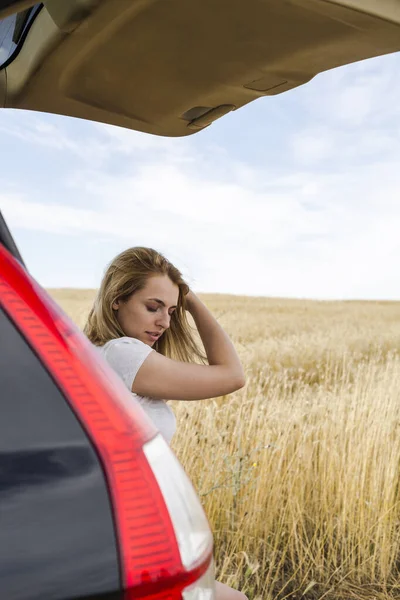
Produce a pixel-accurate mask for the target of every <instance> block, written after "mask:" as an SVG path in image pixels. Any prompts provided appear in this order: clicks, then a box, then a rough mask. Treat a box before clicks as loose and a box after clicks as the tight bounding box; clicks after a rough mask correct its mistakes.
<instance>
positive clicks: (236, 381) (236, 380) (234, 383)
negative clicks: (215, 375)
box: [230, 371, 246, 392]
mask: <svg viewBox="0 0 400 600" xmlns="http://www.w3.org/2000/svg"><path fill="white" fill-rule="evenodd" d="M230 383H231V388H232V389H231V392H237V391H238V390H240V389H242V388H244V386H245V385H246V377H245V376H244V373H243V371H241V372H240V373H235V375H233V376H232V379H231V382H230Z"/></svg>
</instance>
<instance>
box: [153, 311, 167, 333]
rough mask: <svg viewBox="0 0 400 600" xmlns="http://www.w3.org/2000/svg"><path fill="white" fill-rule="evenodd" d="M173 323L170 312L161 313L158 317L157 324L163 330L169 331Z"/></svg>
mask: <svg viewBox="0 0 400 600" xmlns="http://www.w3.org/2000/svg"><path fill="white" fill-rule="evenodd" d="M170 321H171V315H170V314H169V313H168V312H164V311H163V312H161V313H159V315H158V318H157V321H156V324H157V325H158V327H162V328H163V329H168V327H169V325H170Z"/></svg>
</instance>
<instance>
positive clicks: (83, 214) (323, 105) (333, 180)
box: [0, 57, 400, 298]
mask: <svg viewBox="0 0 400 600" xmlns="http://www.w3.org/2000/svg"><path fill="white" fill-rule="evenodd" d="M397 64H398V63H395V62H393V59H392V57H389V59H386V62H385V61H383V62H382V63H377V62H374V61H372V62H371V63H362V64H360V65H354V66H352V67H349V68H348V69H346V70H342V71H337V72H333V73H329V74H328V73H327V74H325V75H323V76H321V78H320V79H319V78H317V79H316V80H315V81H314V82H312V83H310V84H309V86H308V87H307V91H304V90H303V91H301V92H299V94H300V96H299V98H301V102H302V103H303V107H302V110H303V111H304V109H305V110H306V112H308V113H309V116H308V118H304V116H303V118H300V117H299V118H298V120H297V121H296V128H295V129H294V130H291V129H289V127H288V128H287V130H286V131H285V132H279V135H280V141H282V140H283V146H284V150H283V152H282V154H281V164H280V165H279V168H278V167H274V168H272V167H269V166H268V165H267V166H260V165H262V161H258V166H255V165H253V164H251V162H250V161H249V160H248V159H247V157H246V156H244V155H242V157H241V158H240V159H239V158H237V157H236V158H235V160H234V159H233V158H232V154H231V153H230V150H229V147H227V146H225V147H224V146H222V145H221V147H217V148H216V147H215V142H214V146H211V143H209V142H208V141H207V140H208V138H207V134H206V132H205V133H204V134H201V135H202V137H201V138H199V140H202V142H198V141H197V139H196V142H195V143H194V142H193V140H192V139H191V138H189V139H181V140H176V139H165V138H158V137H154V136H146V135H144V134H139V133H134V132H129V131H127V130H123V129H118V128H113V127H109V126H103V125H99V124H93V125H89V124H86V125H85V127H84V129H81V128H77V126H76V122H73V125H74V127H72V125H71V128H68V127H69V125H70V124H71V123H70V122H69V121H62V120H60V121H59V124H58V123H56V122H55V120H54V119H52V120H50V121H49V120H45V119H44V118H43V117H39V116H31V115H30V116H28V115H26V114H24V113H22V114H21V116H20V115H19V114H16V113H12V119H10V120H8V121H7V122H3V124H2V125H1V123H0V129H2V130H3V132H5V133H7V134H8V136H10V137H13V138H16V139H18V140H21V142H23V143H24V145H26V146H30V145H31V146H32V148H33V149H36V150H37V151H38V152H40V148H51V149H54V151H55V152H54V154H55V155H57V156H58V159H56V158H55V160H59V161H60V159H63V157H65V156H66V155H69V156H73V157H75V158H76V161H75V162H74V164H73V166H69V167H68V168H66V170H65V179H64V180H60V181H59V182H58V184H59V186H60V187H62V188H63V190H64V194H63V198H64V199H63V201H59V200H57V199H56V198H55V199H51V198H49V197H47V196H45V197H44V199H43V201H38V200H37V198H38V197H40V193H39V191H38V190H36V191H35V190H32V189H31V187H30V186H28V185H25V183H24V182H23V181H19V182H18V184H17V183H16V182H15V181H13V182H11V183H12V185H11V186H9V188H11V189H12V190H13V192H12V193H10V192H9V193H7V192H6V191H4V189H3V195H2V196H0V207H1V208H2V209H3V210H4V213H5V216H6V218H7V220H8V221H9V223H10V225H11V226H12V227H13V228H15V229H16V230H17V231H18V232H21V231H30V232H37V236H38V239H39V238H40V235H41V233H42V234H43V233H53V234H54V233H55V234H57V235H59V236H60V239H67V238H65V237H63V236H70V238H71V239H69V240H68V243H71V240H73V243H74V244H77V243H79V240H83V239H85V240H88V239H90V240H98V239H102V240H104V244H107V243H109V244H110V246H112V247H114V246H115V244H117V245H118V246H119V249H122V248H123V247H127V246H128V245H137V244H143V245H150V246H153V247H156V248H158V249H159V250H161V251H163V252H165V253H166V254H167V256H169V257H170V258H171V259H172V260H175V261H176V262H177V263H178V266H179V267H180V268H183V270H184V272H185V273H188V274H190V276H191V277H192V281H193V282H194V283H195V285H196V287H197V288H198V289H201V290H203V291H217V292H231V293H242V294H243V293H248V294H259V295H263V294H265V295H280V296H303V297H319V298H324V297H325V298H328V297H339V298H340V297H375V298H379V297H383V298H384V297H386V298H396V297H397V298H398V297H400V280H398V279H397V278H396V276H395V273H396V272H397V270H398V268H397V265H398V263H399V260H400V244H399V242H398V239H399V238H400V236H399V235H398V231H399V230H400V203H399V201H398V198H399V190H400V171H399V168H398V165H399V161H400V148H399V144H398V138H399V132H400V119H399V117H400V113H399V109H398V107H399V106H400V85H399V84H397V80H396V78H395V72H396V70H397ZM304 89H306V88H304ZM389 90H390V91H391V92H392V93H391V94H389ZM357 107H358V108H359V110H357ZM299 114H300V113H299ZM289 123H290V120H288V124H289ZM277 135H278V134H277ZM273 142H274V140H273V139H272V140H271V143H272V144H273ZM221 144H222V141H221ZM258 151H259V153H260V154H261V153H262V152H263V149H262V148H259V149H258ZM46 168H48V169H49V171H51V165H46ZM42 193H43V190H42ZM68 194H69V195H70V196H71V197H72V198H73V202H71V203H69V204H67V202H66V201H65V197H66V196H67V195H68ZM32 198H35V200H33V199H32ZM22 250H23V248H22ZM111 258H112V256H109V259H111ZM84 260H85V257H84V256H82V257H81V260H80V263H79V269H78V267H77V270H79V284H81V281H82V280H84V276H83V267H82V264H83V262H84ZM102 266H103V265H102ZM96 268H97V269H98V270H99V269H100V267H99V265H96ZM47 277H48V278H47V280H46V281H43V283H44V284H45V285H51V284H52V281H54V280H55V279H53V280H52V279H51V274H49V275H48V276H47ZM57 277H58V278H57V283H58V284H59V275H58V274H57ZM76 281H78V279H76ZM65 285H74V281H72V280H68V281H66V282H65Z"/></svg>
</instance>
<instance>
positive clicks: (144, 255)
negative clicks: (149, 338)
mask: <svg viewBox="0 0 400 600" xmlns="http://www.w3.org/2000/svg"><path fill="white" fill-rule="evenodd" d="M152 275H168V277H169V278H170V279H171V281H172V282H173V283H174V284H176V285H177V286H178V288H179V296H178V303H177V308H176V309H175V311H174V312H173V314H172V316H171V322H170V327H169V328H168V329H167V330H166V331H165V332H164V334H163V335H162V336H161V338H160V339H159V340H158V341H157V342H156V343H155V344H154V346H153V347H154V349H155V350H157V352H159V353H160V354H163V355H164V356H168V357H170V358H174V359H176V360H181V361H184V362H192V361H196V359H197V360H200V361H201V362H205V356H204V354H203V353H202V352H201V350H200V348H199V346H198V342H196V340H195V337H194V331H193V329H192V327H191V326H190V324H189V322H188V319H187V316H186V309H185V304H186V302H185V296H186V294H187V293H188V291H189V286H188V285H187V284H186V283H185V281H184V280H183V278H182V274H181V273H180V271H179V270H178V269H177V268H176V267H174V265H173V264H172V263H170V262H169V261H168V260H167V259H166V258H165V257H164V256H163V255H162V254H160V253H159V252H157V251H156V250H153V249H152V248H142V247H135V248H128V250H124V252H121V254H118V256H116V257H115V258H114V260H113V261H112V262H111V263H110V265H109V266H108V268H107V270H106V272H105V275H104V277H103V280H102V282H101V285H100V289H99V291H98V293H97V296H96V299H95V301H94V304H93V307H92V309H91V311H90V313H89V316H88V318H87V321H86V324H85V327H84V330H83V331H84V333H85V335H86V336H87V337H88V338H89V340H90V341H91V342H92V343H93V344H95V345H96V346H103V345H104V344H105V343H106V342H108V341H110V340H112V339H115V338H119V337H124V336H125V335H126V334H125V333H124V331H123V330H122V328H121V326H120V324H119V322H118V320H117V318H116V314H115V311H114V310H113V308H112V306H113V303H114V302H116V301H117V300H122V301H123V302H126V301H127V300H128V299H129V298H130V297H131V296H132V294H134V293H135V292H137V291H139V290H141V289H143V288H144V286H145V285H146V282H147V279H148V278H149V277H151V276H152Z"/></svg>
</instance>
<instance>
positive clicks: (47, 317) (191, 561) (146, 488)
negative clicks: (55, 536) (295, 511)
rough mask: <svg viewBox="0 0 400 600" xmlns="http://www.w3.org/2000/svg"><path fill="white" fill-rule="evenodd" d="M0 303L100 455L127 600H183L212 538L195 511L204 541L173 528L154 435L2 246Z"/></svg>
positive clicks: (207, 557) (206, 559)
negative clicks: (108, 491) (158, 467)
mask: <svg viewBox="0 0 400 600" xmlns="http://www.w3.org/2000/svg"><path fill="white" fill-rule="evenodd" d="M0 302H1V305H2V306H3V308H4V310H5V311H6V312H7V314H8V315H9V316H10V318H11V319H12V320H13V321H14V322H15V324H16V326H17V327H18V328H19V329H20V331H21V332H22V333H23V335H24V337H25V338H26V339H27V340H28V341H29V343H30V344H31V346H32V347H33V348H34V350H35V351H36V353H37V354H38V355H39V356H40V357H41V359H42V361H43V362H44V363H45V364H46V366H47V368H48V370H49V372H50V373H51V374H52V376H53V377H54V379H55V380H56V381H57V383H58V385H59V386H60V388H61V389H62V390H63V392H64V394H65V396H66V398H67V399H68V401H69V403H70V405H71V408H72V409H73V410H74V412H75V414H76V416H77V418H78V419H79V420H80V422H81V424H82V426H83V427H84V429H85V430H86V432H87V434H88V436H89V437H90V439H91V441H92V443H93V445H94V447H95V448H96V450H97V452H98V455H99V458H100V460H101V462H102V465H103V468H104V471H105V475H106V479H107V481H108V485H109V489H110V495H111V499H112V504H113V507H114V515H115V520H116V528H117V532H118V539H119V551H120V560H121V570H122V580H123V587H124V588H125V589H126V590H127V594H128V598H140V597H143V596H146V597H148V598H149V599H150V598H153V599H154V600H155V599H157V600H160V599H161V598H165V599H167V598H168V599H169V600H178V599H181V598H182V592H183V590H184V588H185V587H187V586H191V585H192V584H193V582H195V581H196V580H197V579H199V578H200V577H201V576H202V575H204V573H205V572H206V571H207V569H208V567H209V565H210V561H211V559H212V537H211V534H210V532H209V530H208V527H207V525H204V523H203V521H202V520H201V519H202V518H204V515H203V513H202V511H201V514H200V513H199V511H198V508H197V506H195V513H196V518H197V519H200V521H198V524H199V527H198V529H199V530H200V532H203V533H204V535H203V537H202V538H201V540H200V542H199V536H198V532H194V534H193V535H192V538H193V539H192V538H190V539H189V538H187V539H186V540H184V539H183V538H184V537H185V527H186V528H187V527H190V521H193V519H192V517H190V518H189V519H186V521H187V522H188V523H189V525H188V524H187V523H186V521H185V520H184V521H183V522H182V523H181V522H178V521H179V517H177V513H178V512H179V511H180V512H182V510H183V512H184V509H182V506H183V505H182V503H181V504H179V502H178V504H177V509H176V510H175V513H176V514H175V516H174V506H173V505H174V497H173V494H171V498H170V501H168V499H166V497H165V496H166V494H167V493H168V490H167V489H166V488H165V481H164V480H163V481H162V482H161V484H160V482H159V481H158V479H160V473H158V474H157V467H156V464H155V463H156V462H157V456H156V455H155V454H154V450H151V448H152V447H153V445H154V444H153V442H151V440H156V439H157V430H156V429H155V428H154V426H153V425H152V423H151V422H150V421H149V420H148V418H147V417H146V415H145V414H144V412H143V411H142V409H141V408H140V406H139V405H137V404H136V403H134V402H133V401H132V398H131V396H130V394H129V392H127V390H126V389H125V387H124V386H123V384H122V383H121V382H120V380H119V378H118V377H117V376H116V375H114V373H113V372H112V371H111V369H109V368H108V367H107V365H106V364H105V363H103V362H102V360H101V359H100V358H99V357H98V356H97V355H96V353H95V350H94V349H93V348H92V347H91V345H90V344H89V342H88V341H87V340H86V338H85V337H84V336H83V334H81V333H80V331H79V330H78V329H77V328H76V327H75V326H74V325H73V323H72V322H71V321H70V320H69V319H68V318H67V317H66V316H65V315H64V313H63V312H62V311H61V310H60V309H59V307H58V306H57V305H56V304H55V303H54V302H53V301H52V300H51V298H50V297H49V296H48V295H47V293H46V292H44V291H43V290H42V289H41V288H40V287H39V286H38V284H37V283H36V282H35V281H34V280H33V279H32V278H31V277H30V276H29V275H28V274H27V273H26V271H25V270H24V269H23V268H22V267H21V265H20V264H19V263H18V262H17V261H16V260H15V259H14V258H13V257H12V256H11V255H10V254H9V253H8V252H7V251H6V250H5V249H4V248H3V247H2V246H1V245H0ZM149 442H150V443H149ZM154 443H155V442H154ZM158 446H159V444H158ZM146 448H148V450H147V451H146ZM163 453H166V455H165V456H166V458H165V457H164V458H163V460H164V463H163V465H162V467H163V468H167V469H168V468H169V466H170V467H171V470H172V471H173V472H174V474H175V475H174V476H175V477H176V481H177V482H178V480H179V482H180V483H181V484H182V485H181V489H180V490H179V493H180V494H181V495H182V493H183V494H184V495H185V494H187V493H189V495H190V494H191V493H193V491H191V492H190V490H192V488H191V486H190V483H188V481H186V480H185V475H184V474H183V472H182V474H181V475H180V474H179V472H178V471H177V467H176V463H177V461H176V459H175V457H174V455H173V454H172V452H171V451H170V449H169V448H166V449H165V448H164V447H163ZM156 454H157V453H156ZM150 455H151V456H150ZM163 456H164V454H163ZM168 457H170V462H168V461H169V458H168ZM152 461H153V462H154V464H152ZM165 461H166V462H165ZM153 467H154V468H153ZM179 468H180V467H179ZM178 470H179V469H178ZM159 471H160V469H159ZM172 471H171V472H172ZM179 478H181V479H179ZM171 481H173V480H171ZM182 482H183V483H182ZM163 486H164V489H163ZM182 486H183V487H182ZM185 486H186V487H185ZM182 490H184V492H183V491H182ZM178 495H179V494H177V495H176V496H177V497H178ZM190 500H191V499H190ZM178 530H179V531H178ZM186 533H187V535H188V536H189V537H190V535H191V532H190V531H189V530H187V531H186ZM196 535H197V537H196ZM188 539H189V543H187V542H188ZM210 593H211V592H209V594H210ZM193 597H194V596H193ZM196 597H197V596H196ZM200 597H203V596H202V595H200V596H199V598H200ZM204 597H206V596H204ZM207 597H208V598H212V597H213V594H212V593H211V595H208V596H207Z"/></svg>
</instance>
